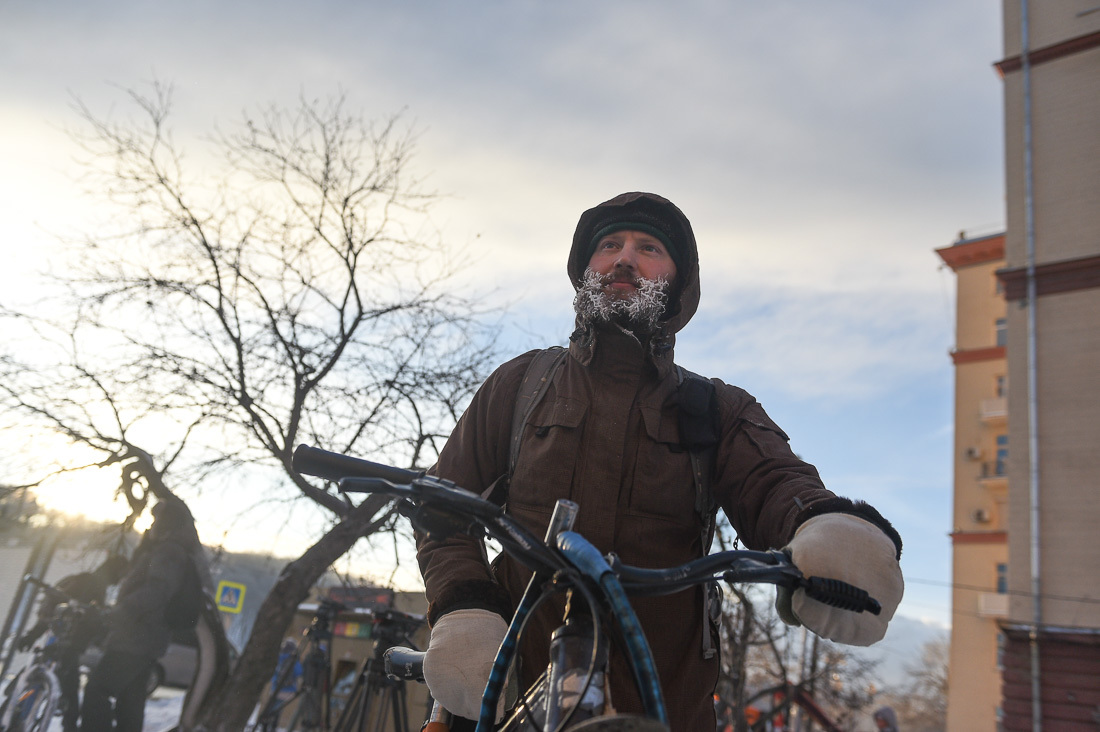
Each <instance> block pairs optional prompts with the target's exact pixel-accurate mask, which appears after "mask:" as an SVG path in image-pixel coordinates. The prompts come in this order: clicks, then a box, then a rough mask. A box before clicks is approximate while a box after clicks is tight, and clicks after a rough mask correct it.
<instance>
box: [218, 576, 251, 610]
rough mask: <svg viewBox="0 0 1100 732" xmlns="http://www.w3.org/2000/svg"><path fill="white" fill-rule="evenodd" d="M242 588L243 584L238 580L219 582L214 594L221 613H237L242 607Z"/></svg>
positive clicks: (243, 588) (243, 587)
mask: <svg viewBox="0 0 1100 732" xmlns="http://www.w3.org/2000/svg"><path fill="white" fill-rule="evenodd" d="M244 590H245V586H244V585H242V584H241V583H240V582H230V581H229V580H222V581H221V582H219V583H218V591H217V593H216V594H215V595H214V596H215V597H216V598H217V601H218V609H219V610H221V611H222V612H223V613H233V614H237V613H239V612H240V611H241V608H243V607H244Z"/></svg>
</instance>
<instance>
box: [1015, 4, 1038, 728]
mask: <svg viewBox="0 0 1100 732" xmlns="http://www.w3.org/2000/svg"><path fill="white" fill-rule="evenodd" d="M1030 45H1031V40H1030V38H1029V28H1028V0H1020V62H1021V73H1022V74H1023V92H1024V237H1025V246H1026V248H1027V454H1028V468H1029V470H1028V496H1029V502H1030V523H1031V602H1032V619H1031V632H1030V633H1029V640H1030V646H1031V728H1032V730H1034V732H1042V729H1043V708H1042V701H1041V696H1040V692H1041V690H1042V683H1041V676H1040V667H1039V630H1040V628H1041V627H1042V621H1043V603H1042V599H1041V596H1040V590H1041V588H1042V583H1041V579H1040V576H1039V572H1040V568H1041V564H1040V562H1039V546H1040V545H1039V414H1038V403H1039V399H1038V393H1037V389H1038V381H1039V379H1038V377H1037V374H1036V365H1037V361H1038V354H1037V348H1036V341H1037V338H1036V332H1035V331H1036V313H1035V311H1036V306H1037V303H1036V287H1035V200H1034V187H1033V177H1032V176H1033V172H1034V171H1033V167H1032V136H1031V133H1032V128H1031V59H1030V56H1029V47H1030Z"/></svg>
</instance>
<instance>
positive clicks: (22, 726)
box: [3, 666, 61, 732]
mask: <svg viewBox="0 0 1100 732" xmlns="http://www.w3.org/2000/svg"><path fill="white" fill-rule="evenodd" d="M60 696H61V691H60V688H59V686H58V683H57V676H55V675H54V673H53V671H51V670H50V669H48V668H46V667H44V666H31V667H30V668H28V669H26V670H25V671H24V672H23V673H22V674H20V678H19V679H18V680H17V681H16V683H15V687H14V690H13V692H12V695H11V697H10V698H9V699H8V706H7V709H6V710H5V714H4V719H3V724H4V730H5V732H46V730H47V729H48V728H49V726H50V721H51V720H52V719H53V712H54V709H56V708H57V703H58V699H59V698H60Z"/></svg>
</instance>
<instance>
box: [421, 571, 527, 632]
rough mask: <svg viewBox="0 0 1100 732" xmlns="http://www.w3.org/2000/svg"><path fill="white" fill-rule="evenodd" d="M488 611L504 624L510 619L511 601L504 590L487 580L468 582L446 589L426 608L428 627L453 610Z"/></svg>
mask: <svg viewBox="0 0 1100 732" xmlns="http://www.w3.org/2000/svg"><path fill="white" fill-rule="evenodd" d="M472 608H473V609H478V610H490V611H492V612H495V613H496V614H497V615H500V617H502V618H504V620H505V622H508V621H510V620H511V619H512V600H511V599H510V598H509V597H508V593H507V592H505V591H504V588H503V587H501V586H500V585H498V584H497V583H496V582H492V581H489V580H469V581H467V582H459V583H458V584H456V585H453V586H452V587H449V588H447V589H446V590H444V591H443V592H442V593H440V595H439V597H437V598H436V599H435V601H434V602H432V603H431V604H430V605H429V606H428V625H435V622H436V621H437V620H439V619H440V618H441V617H443V616H444V615H446V614H447V613H449V612H451V611H453V610H469V609H472Z"/></svg>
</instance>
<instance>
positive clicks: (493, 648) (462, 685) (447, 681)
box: [424, 609, 508, 719]
mask: <svg viewBox="0 0 1100 732" xmlns="http://www.w3.org/2000/svg"><path fill="white" fill-rule="evenodd" d="M507 632H508V624H507V623H505V622H504V619H503V618H502V617H500V615H498V614H496V613H494V612H492V611H490V610H478V609H466V610H453V611H451V612H449V613H447V614H446V615H444V616H443V617H441V618H439V620H437V621H436V622H435V625H433V626H432V637H431V640H429V641H428V650H427V653H426V654H425V655H424V682H425V683H426V684H427V685H428V690H429V691H431V693H432V697H433V698H435V700H436V701H438V702H439V703H440V704H442V705H443V706H444V707H445V708H446V709H447V711H449V712H450V713H451V714H455V715H458V716H459V717H463V718H465V719H477V718H478V717H480V716H481V696H482V694H483V693H484V691H485V684H486V683H487V682H488V681H489V673H490V672H491V671H492V669H493V661H494V660H495V659H496V655H497V650H498V649H499V648H500V642H501V641H502V640H504V636H505V634H506V633H507ZM501 702H503V696H502V697H501ZM502 710H503V706H502V705H501V708H499V709H498V710H497V712H498V713H497V717H498V718H499V717H500V712H501V711H502Z"/></svg>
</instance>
